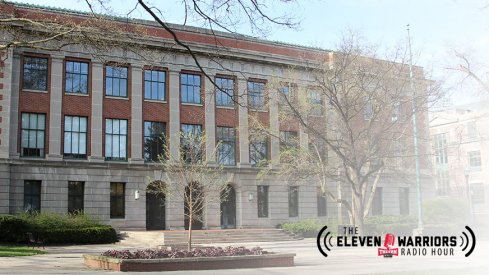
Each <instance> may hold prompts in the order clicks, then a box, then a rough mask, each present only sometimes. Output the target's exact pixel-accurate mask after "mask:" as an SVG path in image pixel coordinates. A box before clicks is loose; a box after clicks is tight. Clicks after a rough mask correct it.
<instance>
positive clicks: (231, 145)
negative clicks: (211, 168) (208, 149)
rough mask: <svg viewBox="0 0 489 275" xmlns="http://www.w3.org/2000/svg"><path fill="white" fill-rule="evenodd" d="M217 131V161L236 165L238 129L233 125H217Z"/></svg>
mask: <svg viewBox="0 0 489 275" xmlns="http://www.w3.org/2000/svg"><path fill="white" fill-rule="evenodd" d="M216 132H217V134H216V141H217V143H218V148H217V163H219V164H222V165H236V130H235V129H234V128H232V127H217V129H216Z"/></svg>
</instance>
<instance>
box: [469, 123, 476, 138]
mask: <svg viewBox="0 0 489 275" xmlns="http://www.w3.org/2000/svg"><path fill="white" fill-rule="evenodd" d="M467 137H468V138H470V139H474V138H477V125H476V124H475V121H470V122H467Z"/></svg>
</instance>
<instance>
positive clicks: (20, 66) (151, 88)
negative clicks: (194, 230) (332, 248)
mask: <svg viewBox="0 0 489 275" xmlns="http://www.w3.org/2000/svg"><path fill="white" fill-rule="evenodd" d="M8 8H9V9H12V12H14V13H16V14H21V15H22V16H24V17H27V18H29V17H32V18H36V17H39V16H43V17H51V18H59V19H61V20H62V19H66V18H71V19H73V18H74V19H76V20H84V19H86V18H87V15H86V14H83V13H79V12H74V11H66V10H57V9H52V8H45V7H38V6H29V5H22V4H9V6H8ZM117 20H118V19H117V18H115V19H114V21H115V22H117ZM138 22H139V23H138V24H140V25H141V26H142V27H143V28H145V29H146V30H148V32H149V33H151V34H152V35H153V37H154V38H157V39H153V40H152V41H151V43H153V44H154V45H155V48H157V49H158V51H160V52H161V53H162V54H163V53H164V54H165V56H164V58H163V59H164V61H163V62H160V64H157V66H155V65H154V64H152V65H151V66H149V64H146V63H145V62H144V60H142V59H140V58H139V57H138V56H137V55H133V54H126V53H122V52H121V51H119V50H114V51H113V52H108V53H106V55H105V56H106V61H104V62H102V61H100V60H97V59H94V58H93V57H92V55H90V53H89V52H87V51H86V49H85V48H84V47H82V46H80V45H71V46H67V47H64V48H63V49H62V50H61V51H56V52H47V51H43V50H35V49H27V48H26V49H23V48H16V49H14V50H12V49H10V50H8V51H7V52H6V53H4V58H3V59H2V60H3V63H2V64H1V66H2V73H1V75H0V77H1V81H0V83H1V84H0V88H1V93H0V119H1V120H0V131H1V132H0V214H8V213H10V214H16V213H19V212H22V211H29V210H40V211H50V212H56V213H67V212H71V211H75V210H83V211H84V212H85V213H88V214H91V215H94V216H97V217H99V218H100V219H102V220H103V221H105V222H108V223H110V224H112V225H114V226H116V227H119V228H139V229H143V228H147V229H161V228H166V229H178V228H183V227H184V205H183V202H181V201H170V200H165V201H164V203H163V204H160V201H159V200H160V198H158V197H156V196H153V195H149V194H148V195H146V192H145V191H146V188H147V186H148V184H149V183H150V182H149V181H150V180H149V179H151V178H156V177H157V173H158V171H159V170H158V167H157V164H155V163H154V162H153V161H154V160H155V157H156V156H157V155H158V154H159V153H161V150H162V149H161V144H158V142H155V141H154V140H158V139H157V138H156V139H155V137H159V136H160V135H162V134H165V135H166V136H168V139H167V141H168V143H169V151H170V152H169V153H170V154H173V155H178V154H179V145H180V135H179V133H180V131H205V132H206V134H207V142H208V143H209V146H210V147H212V146H213V145H214V144H216V142H218V141H222V142H223V143H224V144H226V146H227V147H226V148H227V150H229V152H227V154H226V156H225V157H221V156H220V155H219V154H218V155H217V158H216V156H212V155H208V156H207V157H209V158H216V161H218V162H221V163H222V164H224V165H226V168H225V169H226V172H228V173H229V174H230V175H231V178H232V182H230V185H231V186H232V187H233V195H232V196H231V199H229V200H228V201H227V202H226V203H223V204H225V205H208V206H207V209H206V214H205V221H204V223H203V225H202V226H203V227H204V228H220V227H224V228H247V227H248V228H249V227H275V226H276V225H277V224H278V223H281V222H284V221H287V220H297V219H304V218H317V217H333V218H334V217H336V215H337V210H338V206H337V204H336V203H334V202H331V201H325V200H324V199H322V198H321V197H318V196H317V186H316V185H315V184H313V183H311V184H310V185H301V186H298V187H297V188H290V187H289V186H288V185H287V184H284V182H283V181H281V180H278V179H276V178H273V177H271V176H270V177H267V178H265V179H263V180H257V172H258V168H255V167H253V164H254V162H256V152H250V141H249V138H248V137H249V129H248V123H249V119H248V116H249V112H250V111H249V110H248V109H247V108H246V107H245V105H246V103H247V102H250V98H248V99H247V97H251V96H252V97H253V98H252V99H251V102H253V104H260V98H261V95H262V94H263V89H264V84H265V83H266V82H267V81H269V80H270V79H273V78H281V77H284V71H285V70H286V68H288V67H295V68H299V71H300V79H299V80H294V82H297V83H296V85H302V86H304V87H306V86H308V85H311V83H312V79H311V77H310V75H309V73H308V71H309V70H310V69H312V68H314V66H315V65H316V64H317V63H318V62H321V61H323V60H328V59H329V58H333V57H334V53H333V52H329V51H325V50H318V49H312V48H306V47H300V46H293V45H287V44H282V43H276V42H270V41H264V40H256V39H252V38H248V37H244V36H243V37H238V38H237V37H236V36H233V35H230V34H226V33H217V34H216V36H217V39H218V40H219V43H220V44H221V45H225V46H226V49H227V50H226V51H225V52H223V53H221V56H219V58H220V62H222V64H225V65H226V66H225V67H227V68H232V69H233V73H229V72H228V71H226V70H223V69H222V68H221V67H220V66H219V64H217V63H215V62H213V61H212V60H211V59H206V58H201V63H202V64H203V67H204V69H205V70H206V72H207V73H208V74H209V75H210V76H212V77H213V78H214V80H215V82H216V83H217V84H218V85H222V87H224V88H226V89H227V90H229V91H232V93H234V94H236V95H237V98H239V103H243V104H236V103H234V102H233V101H232V100H231V99H230V98H229V96H228V95H227V94H223V93H219V92H215V89H214V87H213V85H212V83H211V82H210V81H209V80H208V79H206V78H205V77H204V75H203V74H202V73H201V72H200V71H199V70H198V68H197V67H196V65H195V63H194V62H193V60H192V59H191V58H190V56H189V55H188V53H186V52H184V51H176V50H173V49H171V48H170V46H168V45H169V44H168V43H167V42H169V41H170V42H172V40H171V38H170V37H169V35H168V33H166V32H163V31H161V29H160V28H158V26H157V25H156V24H155V23H153V22H148V21H138ZM174 28H175V29H176V31H177V33H179V34H180V35H181V37H184V41H186V42H187V43H191V44H192V45H197V46H196V47H195V49H196V51H197V52H200V53H208V52H213V51H215V48H214V46H215V40H214V39H215V37H214V36H213V35H212V34H211V32H210V31H208V30H205V29H199V28H192V27H183V26H174ZM282 80H283V81H285V82H287V79H282ZM214 92H215V93H216V94H215V96H214ZM277 108H278V107H277V106H271V107H270V108H269V109H267V110H262V111H261V112H260V119H262V120H265V121H267V123H269V124H270V127H271V128H273V127H275V128H276V129H278V130H283V131H287V132H295V135H296V136H297V137H299V143H300V144H301V145H304V146H307V144H308V140H307V139H308V137H307V133H305V132H304V131H303V129H301V127H299V125H298V124H297V125H295V126H291V125H279V123H278V121H277V112H278V111H277ZM422 127H424V126H422ZM151 140H152V141H151ZM279 147H280V146H279V140H278V139H277V138H273V137H272V138H271V139H270V141H269V142H267V143H265V144H264V145H263V148H262V149H263V150H265V151H266V154H265V155H267V157H269V158H271V159H276V158H278V157H279V150H280V149H279ZM332 185H334V183H332ZM423 185H426V186H428V185H429V177H424V178H423ZM379 190H380V191H378V194H377V196H376V199H375V202H374V209H375V210H373V211H374V212H375V213H373V214H384V215H399V214H410V213H411V214H414V213H415V209H416V204H415V188H414V187H413V186H409V185H406V184H405V183H396V182H382V183H381V184H380V188H379ZM136 193H138V194H140V196H139V197H138V195H136ZM221 209H228V210H226V211H221ZM291 209H292V211H291Z"/></svg>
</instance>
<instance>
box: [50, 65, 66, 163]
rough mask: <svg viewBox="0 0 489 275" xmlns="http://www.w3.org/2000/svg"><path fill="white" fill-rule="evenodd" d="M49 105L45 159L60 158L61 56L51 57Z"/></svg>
mask: <svg viewBox="0 0 489 275" xmlns="http://www.w3.org/2000/svg"><path fill="white" fill-rule="evenodd" d="M50 93H51V95H50V100H49V101H50V105H49V141H48V142H49V154H48V155H47V159H50V160H61V159H62V158H63V157H62V155H61V133H62V131H61V107H62V103H63V57H61V56H52V57H51V91H50Z"/></svg>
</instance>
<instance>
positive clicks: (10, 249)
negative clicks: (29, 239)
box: [0, 246, 46, 257]
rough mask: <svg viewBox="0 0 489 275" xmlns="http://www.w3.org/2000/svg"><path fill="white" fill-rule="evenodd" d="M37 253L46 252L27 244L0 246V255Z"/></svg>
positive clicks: (13, 255)
mask: <svg viewBox="0 0 489 275" xmlns="http://www.w3.org/2000/svg"><path fill="white" fill-rule="evenodd" d="M37 254H46V252H44V251H41V250H36V249H32V248H29V247H27V246H0V257H17V256H32V255H37Z"/></svg>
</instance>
